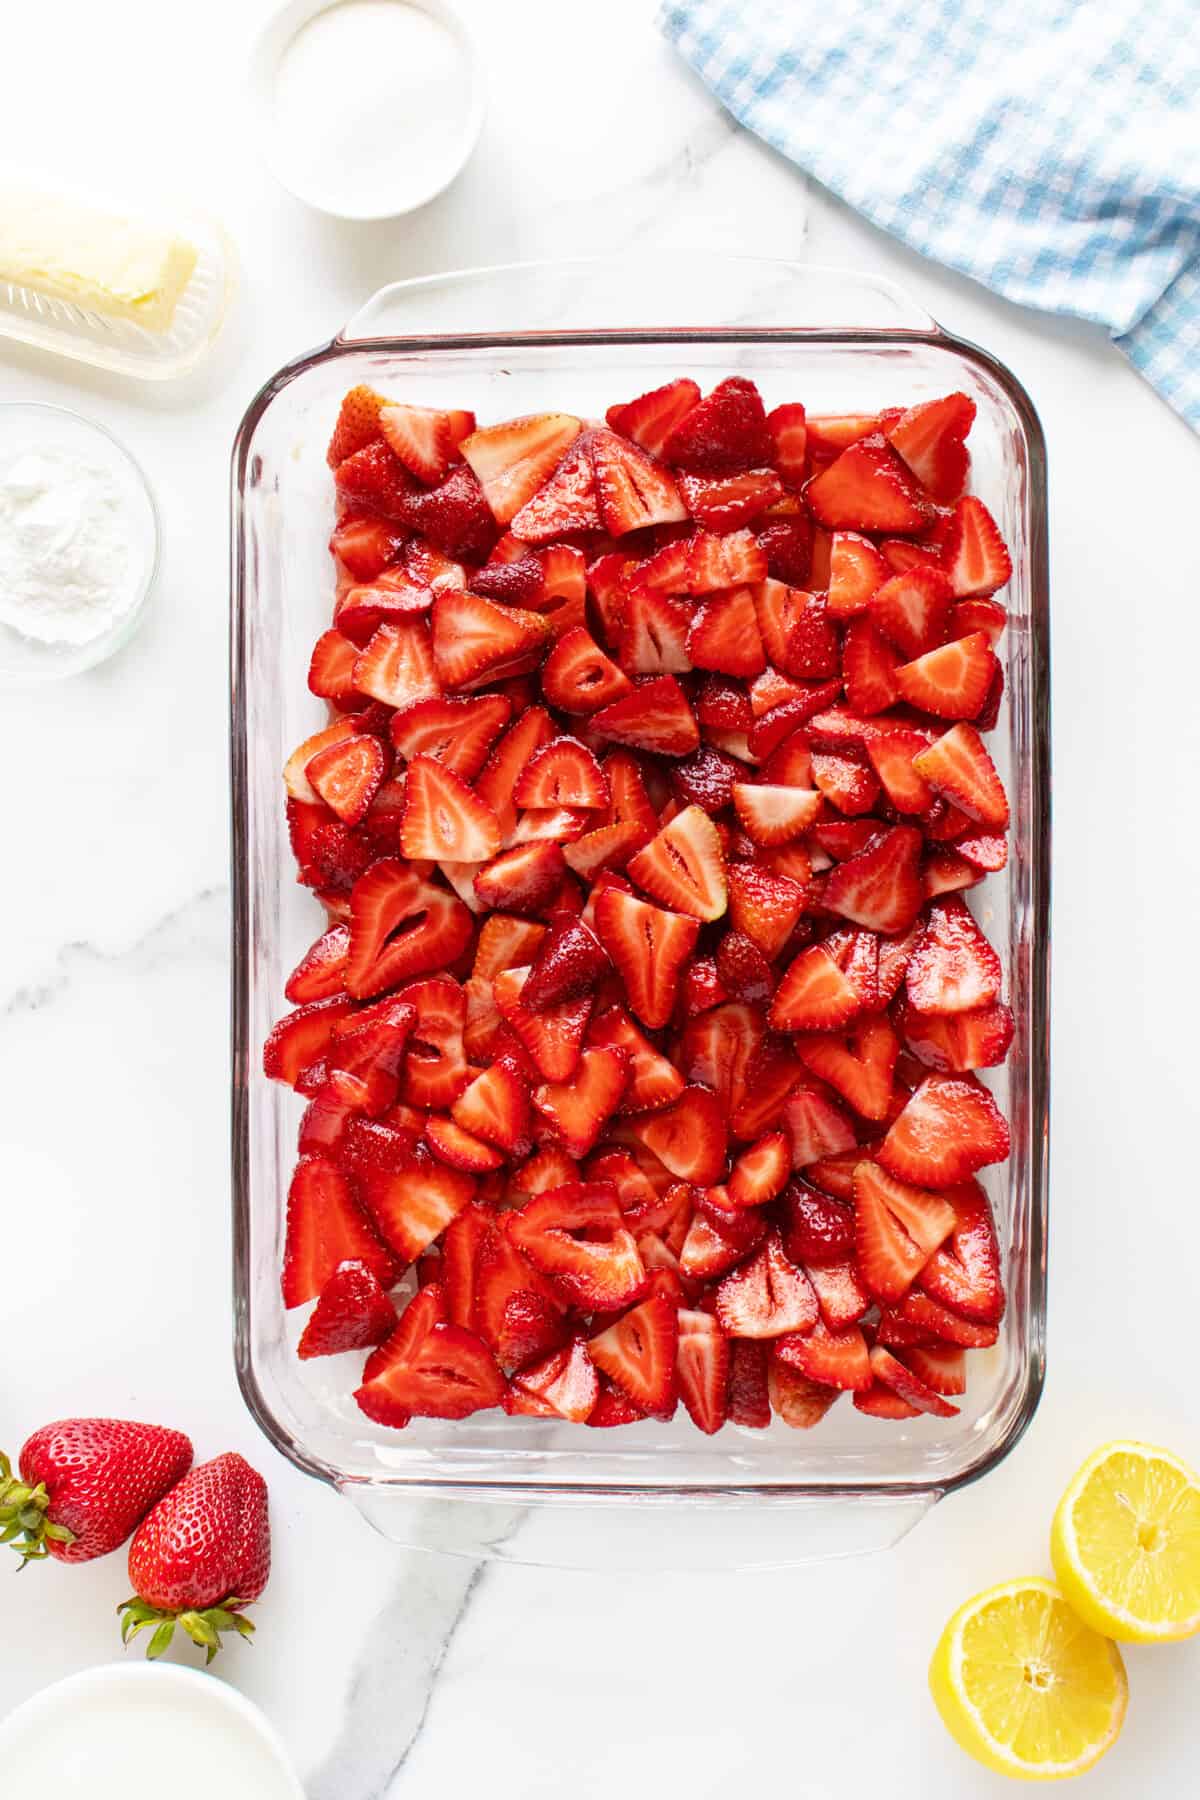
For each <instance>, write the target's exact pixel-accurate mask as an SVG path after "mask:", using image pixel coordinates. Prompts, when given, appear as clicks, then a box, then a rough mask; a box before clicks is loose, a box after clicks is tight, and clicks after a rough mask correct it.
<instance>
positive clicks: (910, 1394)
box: [870, 1344, 959, 1419]
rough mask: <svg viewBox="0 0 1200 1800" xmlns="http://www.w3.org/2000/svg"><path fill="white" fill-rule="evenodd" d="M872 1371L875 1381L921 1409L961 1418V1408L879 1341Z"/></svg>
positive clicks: (943, 1416) (947, 1417) (937, 1414)
mask: <svg viewBox="0 0 1200 1800" xmlns="http://www.w3.org/2000/svg"><path fill="white" fill-rule="evenodd" d="M870 1366H871V1373H872V1375H873V1376H874V1378H875V1380H876V1381H878V1382H881V1383H882V1384H883V1386H884V1387H888V1388H891V1390H892V1392H893V1393H894V1394H899V1396H900V1398H901V1399H902V1400H904V1401H906V1402H907V1403H908V1405H909V1406H912V1407H915V1408H916V1410H917V1411H918V1412H923V1413H932V1414H933V1415H934V1416H935V1418H939V1419H953V1418H957V1416H958V1412H959V1409H958V1407H957V1406H951V1405H950V1403H949V1401H948V1400H943V1399H942V1398H941V1396H940V1394H936V1393H935V1392H934V1390H933V1389H932V1388H931V1387H928V1386H927V1385H926V1383H925V1382H923V1381H922V1380H921V1378H920V1376H919V1375H916V1374H914V1373H913V1371H912V1370H911V1369H909V1368H906V1367H905V1365H904V1364H903V1363H902V1362H901V1361H900V1360H899V1358H898V1357H895V1356H893V1355H892V1353H891V1351H890V1350H887V1349H885V1348H884V1346H883V1345H882V1344H876V1345H875V1346H874V1347H873V1349H872V1351H871V1363H870Z"/></svg>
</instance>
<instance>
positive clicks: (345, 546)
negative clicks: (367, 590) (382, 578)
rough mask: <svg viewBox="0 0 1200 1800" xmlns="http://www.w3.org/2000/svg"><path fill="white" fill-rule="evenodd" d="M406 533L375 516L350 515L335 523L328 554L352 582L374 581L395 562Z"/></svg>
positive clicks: (369, 514)
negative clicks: (343, 569)
mask: <svg viewBox="0 0 1200 1800" xmlns="http://www.w3.org/2000/svg"><path fill="white" fill-rule="evenodd" d="M407 536H408V533H407V532H406V531H404V530H403V529H402V528H401V527H400V526H398V525H395V524H393V523H391V522H390V521H389V520H387V519H381V518H378V517H377V516H376V515H375V514H374V513H364V514H357V513H351V514H349V515H348V516H346V517H343V518H342V519H340V520H339V521H338V525H337V529H336V530H335V531H334V533H333V536H332V537H331V538H330V540H329V549H330V553H331V554H332V555H333V556H336V557H337V559H338V561H339V562H340V563H341V564H342V566H343V567H344V568H345V570H346V573H347V574H348V575H349V576H351V578H352V579H353V580H355V581H374V580H375V578H376V576H378V575H381V574H382V573H383V571H384V570H385V569H386V568H388V567H389V566H390V565H391V564H392V563H394V562H395V560H396V558H397V556H398V555H399V554H400V551H401V550H402V548H403V546H404V541H405V538H406V537H407Z"/></svg>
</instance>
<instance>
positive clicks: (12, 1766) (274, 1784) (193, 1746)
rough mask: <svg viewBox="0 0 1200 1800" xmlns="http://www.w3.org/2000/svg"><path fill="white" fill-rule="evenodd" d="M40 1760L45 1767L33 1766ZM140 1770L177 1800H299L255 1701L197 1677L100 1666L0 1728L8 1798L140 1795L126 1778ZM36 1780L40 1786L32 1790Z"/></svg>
mask: <svg viewBox="0 0 1200 1800" xmlns="http://www.w3.org/2000/svg"><path fill="white" fill-rule="evenodd" d="M184 1732H186V1736H183V1735H181V1734H182V1733H184ZM42 1757H49V1758H50V1759H51V1760H50V1761H49V1762H43V1763H41V1764H40V1765H39V1762H38V1759H39V1758H42ZM164 1757H169V1758H170V1765H171V1766H170V1768H169V1770H168V1769H167V1764H166V1762H165V1761H163V1760H162V1758H164ZM122 1758H123V1762H122V1760H121V1759H122ZM139 1767H140V1768H143V1769H145V1770H147V1771H151V1772H157V1774H159V1775H161V1777H162V1780H163V1783H164V1792H167V1793H170V1794H171V1795H172V1796H173V1800H192V1797H193V1796H200V1795H205V1796H207V1795H212V1794H220V1795H223V1796H225V1797H226V1800H251V1796H253V1797H254V1800H304V1789H303V1788H302V1787H301V1785H300V1781H299V1778H298V1777H297V1775H296V1772H295V1770H294V1769H293V1767H292V1764H291V1762H290V1760H289V1758H288V1754H287V1751H286V1750H285V1749H284V1747H283V1744H282V1742H281V1741H280V1739H279V1737H278V1736H277V1734H276V1732H275V1730H274V1728H273V1727H272V1726H271V1725H269V1724H268V1723H267V1721H266V1719H265V1718H264V1717H263V1715H262V1713H261V1712H260V1711H259V1710H258V1708H257V1707H256V1706H255V1705H254V1703H253V1702H252V1701H250V1700H247V1699H246V1697H245V1695H244V1694H240V1693H238V1691H237V1689H236V1688H232V1687H229V1686H228V1685H227V1684H226V1683H225V1682H224V1681H222V1680H221V1679H220V1678H219V1677H218V1676H215V1675H207V1674H204V1673H203V1672H202V1671H201V1670H199V1669H187V1668H183V1667H181V1666H179V1665H178V1664H174V1663H162V1662H154V1663H152V1662H144V1661H137V1662H134V1661H129V1662H120V1663H103V1664H101V1666H100V1667H99V1668H96V1669H84V1670H82V1671H81V1672H80V1673H79V1674H77V1675H68V1676H67V1677H66V1679H65V1680H63V1681H56V1682H55V1683H54V1684H53V1686H51V1687H48V1688H43V1689H42V1691H41V1693H40V1694H34V1695H33V1697H32V1698H31V1699H29V1700H26V1701H25V1703H24V1705H23V1706H18V1707H17V1709H16V1711H15V1712H11V1713H9V1715H8V1717H7V1718H6V1719H4V1720H2V1721H0V1769H2V1770H3V1771H4V1775H5V1777H6V1779H5V1782H4V1783H3V1785H4V1788H5V1791H6V1792H12V1793H18V1792H22V1793H26V1794H30V1793H38V1794H42V1795H44V1796H45V1797H46V1800H51V1796H53V1800H84V1797H85V1796H86V1800H112V1797H113V1796H116V1795H119V1794H123V1793H127V1792H129V1791H130V1790H131V1788H133V1787H136V1785H137V1783H136V1781H134V1779H133V1777H132V1775H131V1771H133V1770H136V1769H137V1768H139ZM25 1776H27V1777H28V1778H27V1779H26V1780H24V1781H23V1780H22V1779H21V1777H25ZM36 1777H40V1778H41V1785H40V1786H38V1785H34V1786H31V1785H30V1783H31V1782H33V1781H34V1780H35V1778H36Z"/></svg>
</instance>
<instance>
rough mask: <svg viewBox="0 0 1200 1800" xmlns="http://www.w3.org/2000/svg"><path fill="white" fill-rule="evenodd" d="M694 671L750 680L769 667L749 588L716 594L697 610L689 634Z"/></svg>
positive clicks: (689, 648)
mask: <svg viewBox="0 0 1200 1800" xmlns="http://www.w3.org/2000/svg"><path fill="white" fill-rule="evenodd" d="M687 654H688V658H689V660H690V662H691V665H692V667H693V668H696V669H713V670H716V671H717V672H718V673H720V674H723V675H737V676H742V677H744V678H746V679H749V678H750V677H751V676H753V675H758V674H760V673H761V672H762V670H763V669H764V668H765V667H766V657H765V656H764V654H763V647H762V640H761V639H760V637H759V634H758V619H757V616H756V613H755V607H754V596H753V594H752V593H751V591H750V589H749V588H748V587H735V588H729V589H728V590H727V591H726V592H724V593H720V594H713V595H711V596H710V597H709V598H708V599H707V600H705V601H704V602H703V603H702V604H701V605H700V606H698V607H697V608H696V610H695V613H694V614H693V615H692V619H691V623H690V625H689V627H688V633H687Z"/></svg>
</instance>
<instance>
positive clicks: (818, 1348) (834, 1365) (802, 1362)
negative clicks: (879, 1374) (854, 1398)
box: [773, 1319, 873, 1390]
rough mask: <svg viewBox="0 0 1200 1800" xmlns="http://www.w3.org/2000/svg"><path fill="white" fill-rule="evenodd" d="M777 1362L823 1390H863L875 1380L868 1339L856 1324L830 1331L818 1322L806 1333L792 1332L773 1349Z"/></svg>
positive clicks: (822, 1322) (821, 1321)
mask: <svg viewBox="0 0 1200 1800" xmlns="http://www.w3.org/2000/svg"><path fill="white" fill-rule="evenodd" d="M773 1354H774V1357H775V1358H776V1360H777V1361H778V1362H781V1363H785V1364H788V1365H789V1366H790V1367H792V1368H794V1369H798V1370H799V1371H800V1373H801V1374H802V1375H807V1377H808V1379H809V1380H810V1381H817V1382H820V1383H821V1384H822V1386H824V1387H832V1388H840V1389H847V1388H849V1389H853V1390H861V1389H863V1388H869V1387H870V1385H871V1382H872V1379H873V1376H872V1373H871V1364H870V1360H869V1358H868V1355H867V1340H866V1338H865V1337H864V1336H863V1334H862V1332H861V1331H860V1330H859V1329H858V1327H857V1326H856V1325H849V1326H847V1327H846V1328H845V1329H844V1330H841V1331H831V1330H830V1328H829V1327H828V1326H827V1325H826V1324H825V1323H824V1321H823V1320H822V1319H818V1320H817V1321H816V1323H815V1325H813V1326H812V1328H811V1330H809V1331H807V1332H789V1333H788V1334H787V1335H786V1336H785V1337H781V1338H780V1339H779V1340H778V1341H777V1343H776V1344H775V1347H774V1352H773Z"/></svg>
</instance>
